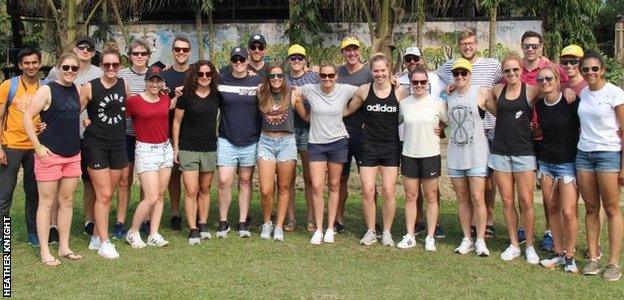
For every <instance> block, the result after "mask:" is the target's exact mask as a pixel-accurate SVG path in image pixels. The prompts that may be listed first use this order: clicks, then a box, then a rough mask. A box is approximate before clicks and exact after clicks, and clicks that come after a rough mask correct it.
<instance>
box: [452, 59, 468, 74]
mask: <svg viewBox="0 0 624 300" xmlns="http://www.w3.org/2000/svg"><path fill="white" fill-rule="evenodd" d="M455 69H466V70H468V71H470V72H472V64H471V63H470V61H468V60H467V59H465V58H458V59H456V60H455V62H454V63H453V68H452V69H451V70H455Z"/></svg>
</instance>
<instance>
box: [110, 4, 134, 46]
mask: <svg viewBox="0 0 624 300" xmlns="http://www.w3.org/2000/svg"><path fill="white" fill-rule="evenodd" d="M117 1H119V0H111V1H110V3H111V6H112V7H113V12H115V20H116V21H117V26H119V29H120V30H121V35H122V36H123V39H124V42H125V43H126V49H128V47H130V43H131V42H132V39H131V38H130V34H129V33H128V29H127V28H126V26H124V23H123V19H122V18H121V13H120V12H119V7H118V6H117ZM128 50H130V49H128ZM122 52H123V51H122Z"/></svg>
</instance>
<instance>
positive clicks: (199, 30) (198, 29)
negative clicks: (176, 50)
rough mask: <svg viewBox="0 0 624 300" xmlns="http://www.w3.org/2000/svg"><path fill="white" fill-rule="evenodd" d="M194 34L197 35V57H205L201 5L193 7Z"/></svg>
mask: <svg viewBox="0 0 624 300" xmlns="http://www.w3.org/2000/svg"><path fill="white" fill-rule="evenodd" d="M195 35H196V36H197V45H198V47H197V50H198V51H199V59H205V57H206V55H205V53H206V46H205V45H204V25H203V24H202V10H201V6H200V7H196V8H195Z"/></svg>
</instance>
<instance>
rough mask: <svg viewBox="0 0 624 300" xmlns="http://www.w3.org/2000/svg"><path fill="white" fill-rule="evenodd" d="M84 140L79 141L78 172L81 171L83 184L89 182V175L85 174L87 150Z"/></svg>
mask: <svg viewBox="0 0 624 300" xmlns="http://www.w3.org/2000/svg"><path fill="white" fill-rule="evenodd" d="M84 141H85V140H84V139H81V140H80V170H82V175H80V177H81V178H82V181H83V182H91V177H89V173H88V172H87V148H86V147H85V143H84Z"/></svg>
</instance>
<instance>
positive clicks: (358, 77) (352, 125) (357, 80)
mask: <svg viewBox="0 0 624 300" xmlns="http://www.w3.org/2000/svg"><path fill="white" fill-rule="evenodd" d="M372 81H373V75H371V71H370V67H369V65H368V64H365V65H364V66H362V68H361V69H359V70H357V71H356V72H353V73H349V70H347V67H345V66H341V67H340V68H338V83H345V84H350V85H354V86H361V85H363V84H366V83H369V82H372ZM365 118H366V116H365V114H364V106H362V107H360V108H359V109H358V110H356V111H355V112H354V113H352V114H351V115H349V116H348V117H345V118H343V119H342V120H343V121H344V124H345V127H347V132H349V135H354V134H361V133H362V125H363V124H364V119H365Z"/></svg>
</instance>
